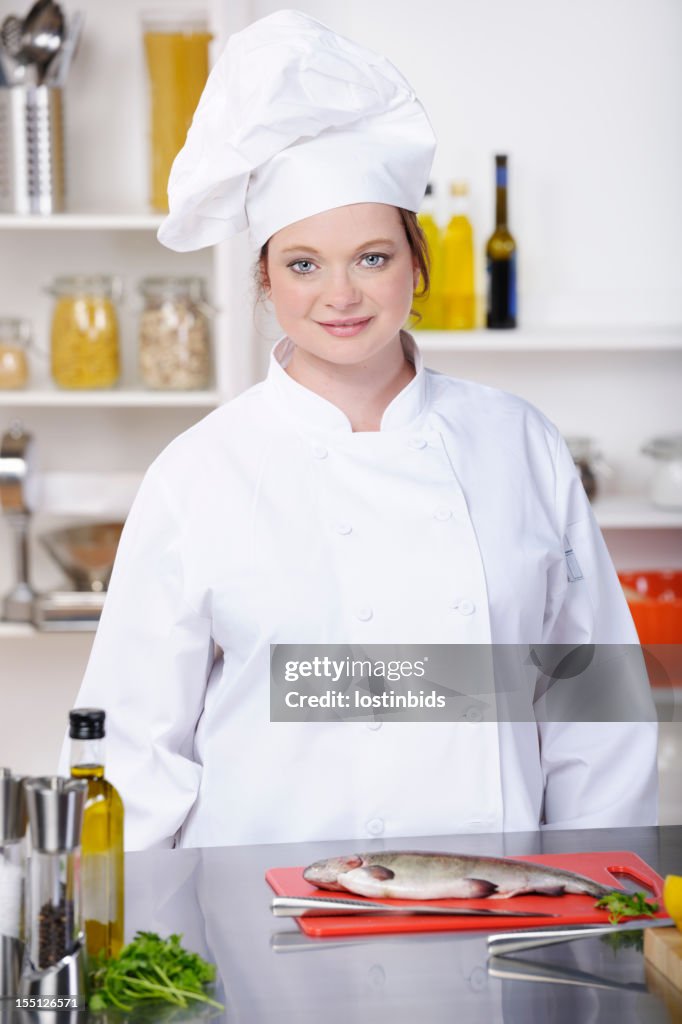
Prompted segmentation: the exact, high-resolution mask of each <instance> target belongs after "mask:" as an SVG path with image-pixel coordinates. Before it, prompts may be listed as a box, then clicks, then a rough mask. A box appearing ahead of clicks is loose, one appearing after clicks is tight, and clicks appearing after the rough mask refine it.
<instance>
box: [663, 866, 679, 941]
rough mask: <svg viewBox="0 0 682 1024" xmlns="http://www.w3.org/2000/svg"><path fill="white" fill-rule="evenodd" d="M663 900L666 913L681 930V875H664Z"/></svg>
mask: <svg viewBox="0 0 682 1024" xmlns="http://www.w3.org/2000/svg"><path fill="white" fill-rule="evenodd" d="M663 902H664V904H665V909H666V910H667V912H668V914H669V915H670V917H672V919H673V921H674V922H675V924H676V925H677V927H678V929H679V930H680V931H681V932H682V875H666V879H665V885H664V886H663Z"/></svg>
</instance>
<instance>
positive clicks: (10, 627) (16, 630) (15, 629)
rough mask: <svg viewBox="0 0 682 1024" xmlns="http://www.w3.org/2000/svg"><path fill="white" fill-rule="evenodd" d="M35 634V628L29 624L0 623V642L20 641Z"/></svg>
mask: <svg viewBox="0 0 682 1024" xmlns="http://www.w3.org/2000/svg"><path fill="white" fill-rule="evenodd" d="M35 633H36V628H35V626H33V625H31V623H30V622H0V640H20V639H22V638H24V637H30V636H34V635H35Z"/></svg>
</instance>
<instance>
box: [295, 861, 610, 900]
mask: <svg viewBox="0 0 682 1024" xmlns="http://www.w3.org/2000/svg"><path fill="white" fill-rule="evenodd" d="M303 877H304V878H305V879H306V881H307V882H311V883H312V884H313V885H317V886H319V888H321V889H334V890H338V891H340V892H352V893H355V894H356V895H358V896H369V897H372V898H375V899H405V900H439V899H481V898H485V897H490V898H491V899H507V898H508V897H510V896H521V895H525V894H527V893H539V894H540V895H542V896H561V895H563V893H583V894H585V895H587V896H594V898H595V899H601V897H602V896H605V895H606V894H607V893H609V892H613V891H614V889H613V888H608V887H607V886H604V885H600V884H599V883H598V882H593V881H592V879H591V878H586V877H585V876H584V875H577V874H575V873H574V872H572V871H564V870H562V869H561V868H552V867H546V866H545V865H543V864H533V863H531V862H530V861H525V860H510V859H508V858H506V857H472V856H466V855H465V854H458V853H422V852H415V851H404V852H403V851H395V852H388V851H386V852H383V853H358V854H351V855H350V856H348V857H330V858H329V859H327V860H318V861H316V862H315V863H314V864H311V865H310V866H309V867H307V868H306V869H305V871H304V872H303Z"/></svg>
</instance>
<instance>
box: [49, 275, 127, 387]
mask: <svg viewBox="0 0 682 1024" xmlns="http://www.w3.org/2000/svg"><path fill="white" fill-rule="evenodd" d="M48 290H49V291H50V293H51V294H52V295H54V298H55V306H54V312H53V315H52V334H51V359H52V376H53V378H54V381H55V383H56V384H58V385H59V387H62V388H110V387H113V385H114V384H116V383H117V382H118V378H119V374H120V363H119V332H118V317H117V314H116V302H117V301H118V299H119V298H120V284H119V282H118V280H117V279H116V278H113V277H110V276H108V275H106V274H100V275H86V274H79V275H74V276H70V277H58V278H56V279H55V281H54V283H53V285H52V287H51V288H50V289H48Z"/></svg>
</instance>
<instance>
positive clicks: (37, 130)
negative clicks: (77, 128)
mask: <svg viewBox="0 0 682 1024" xmlns="http://www.w3.org/2000/svg"><path fill="white" fill-rule="evenodd" d="M63 209H64V123H63V115H62V90H61V89H59V88H55V87H53V86H48V85H37V86H25V85H14V86H11V87H9V88H0V212H2V213H18V214H50V213H59V212H60V211H62V210H63Z"/></svg>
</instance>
